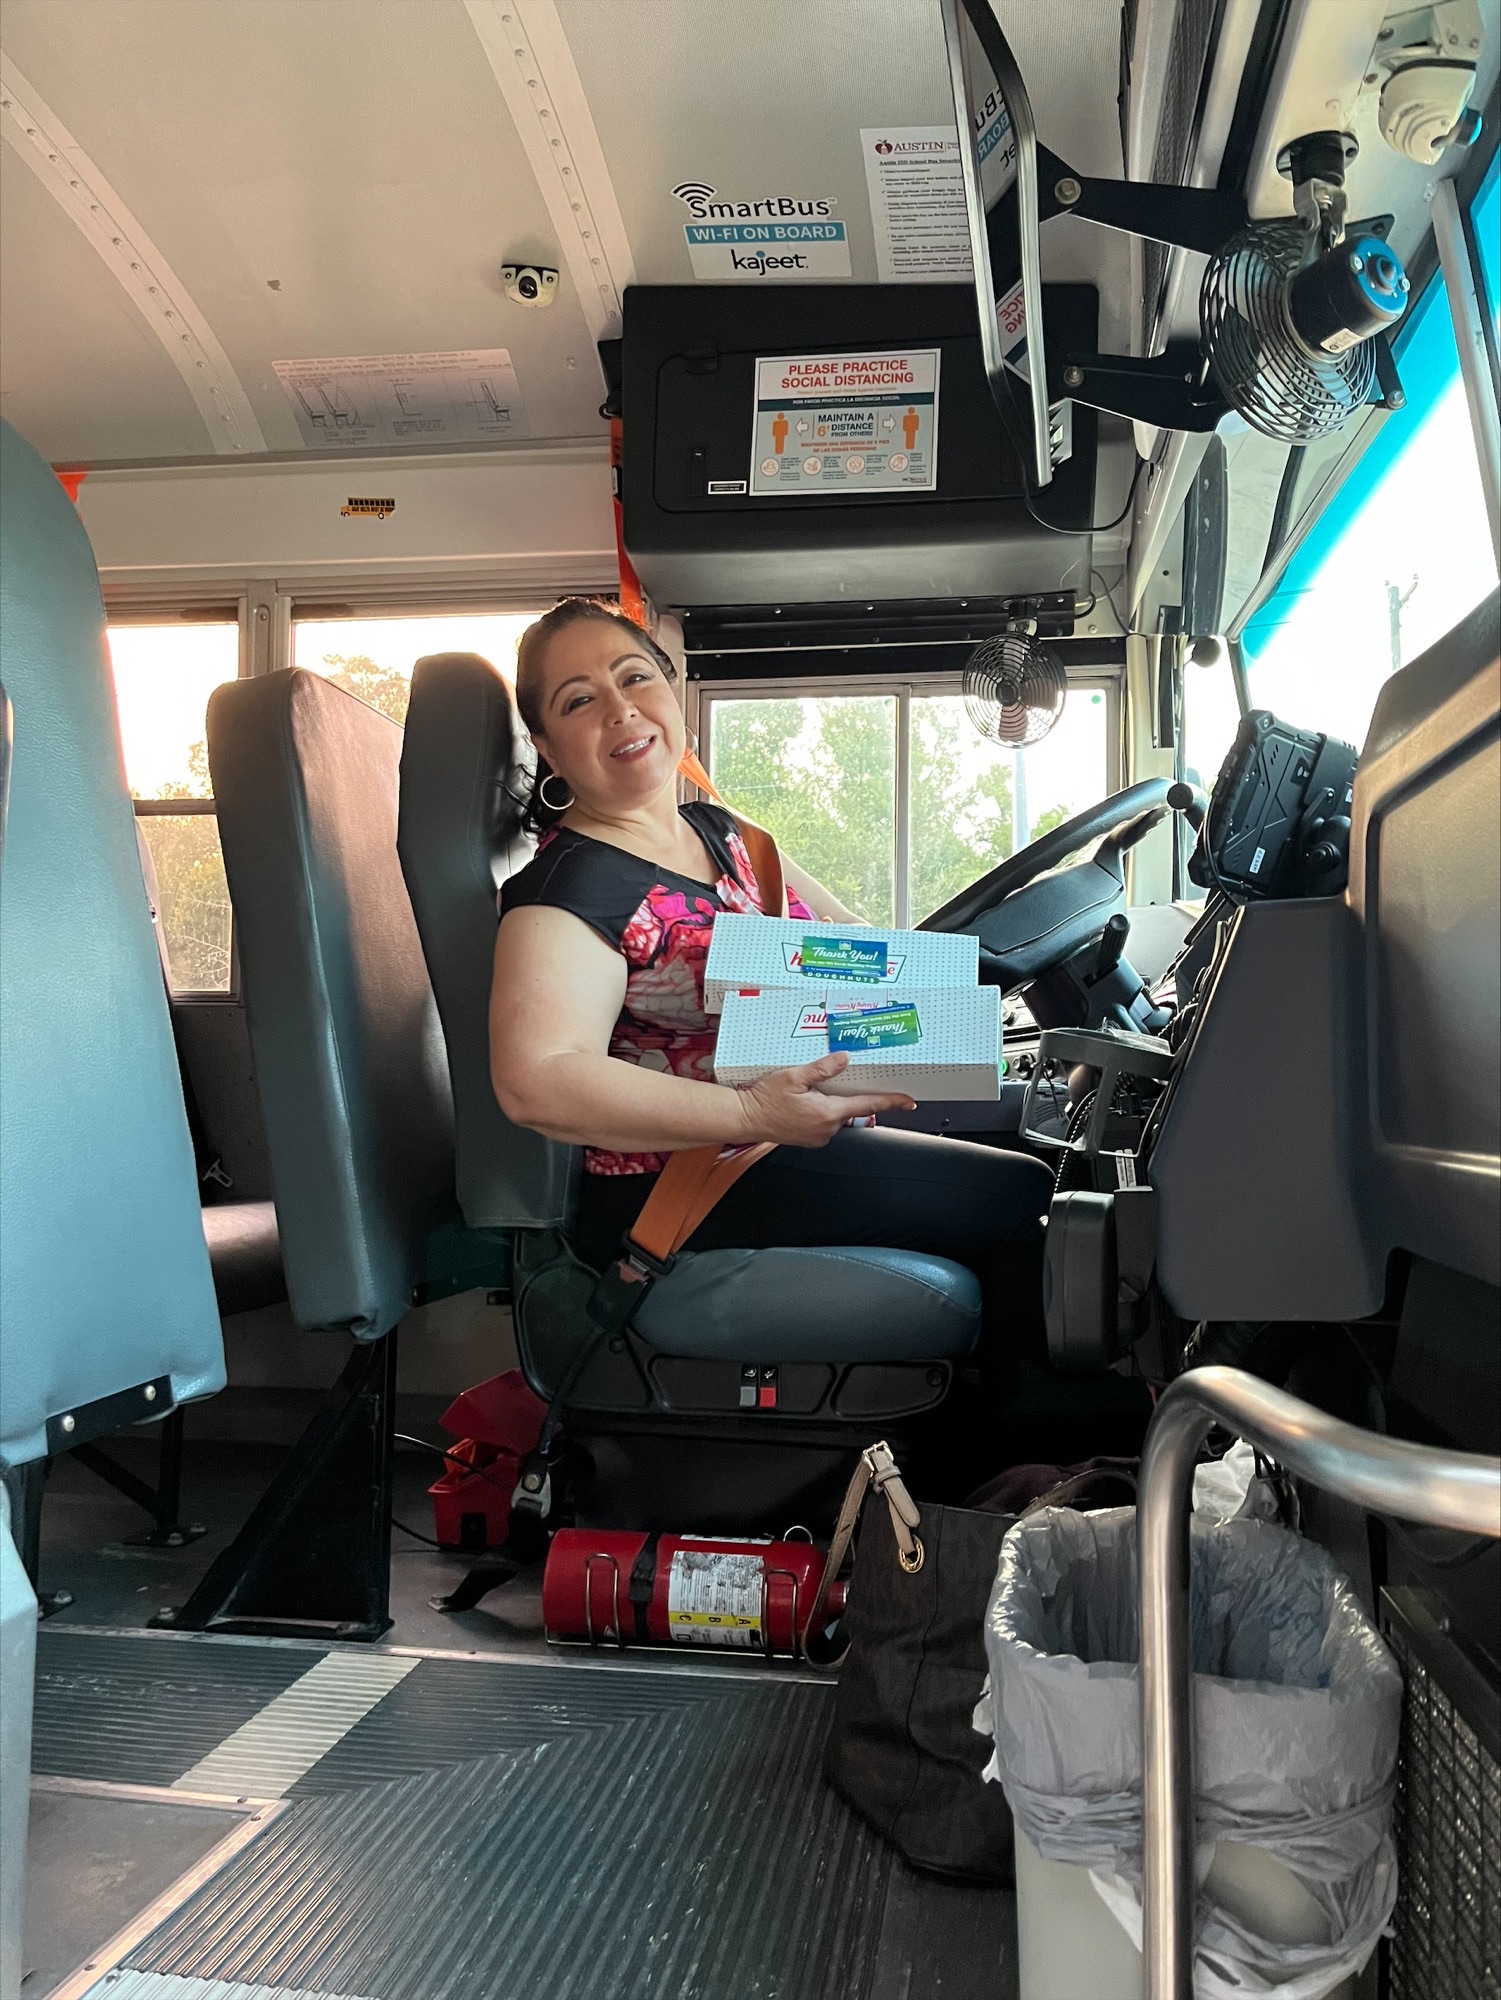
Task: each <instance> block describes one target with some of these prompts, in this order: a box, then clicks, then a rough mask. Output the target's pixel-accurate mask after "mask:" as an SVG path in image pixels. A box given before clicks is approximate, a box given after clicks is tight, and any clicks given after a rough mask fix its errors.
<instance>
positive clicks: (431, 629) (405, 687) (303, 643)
mask: <svg viewBox="0 0 1501 2000" xmlns="http://www.w3.org/2000/svg"><path fill="white" fill-rule="evenodd" d="M545 609H546V606H545V605H538V606H537V608H536V609H535V610H529V611H514V612H505V613H502V614H499V615H495V614H489V613H484V614H471V613H465V612H456V613H452V614H448V615H438V616H434V617H422V618H409V617H393V618H298V617H297V616H296V615H295V608H294V616H293V621H292V664H293V666H294V667H306V668H307V669H308V671H309V672H310V673H315V674H322V675H324V676H325V678H327V679H328V680H331V681H333V683H334V685H335V686H336V687H341V688H345V689H347V691H348V692H349V693H350V694H353V695H358V696H359V698H360V700H361V701H363V702H367V703H368V704H369V705H370V707H371V708H378V709H379V710H380V711H381V713H382V714H383V715H389V716H390V718H391V720H392V721H393V722H405V721H406V713H407V696H408V694H409V692H410V690H411V684H412V669H413V667H414V666H416V664H417V662H418V661H419V660H420V659H422V658H424V657H425V655H427V654H428V653H479V654H481V655H483V657H484V658H485V659H487V660H489V661H490V663H491V664H492V666H496V667H499V669H500V671H501V672H502V673H503V674H505V675H506V676H507V678H508V679H511V678H514V676H515V671H516V642H517V640H518V639H519V638H520V637H521V635H522V633H523V632H524V631H525V630H526V628H527V626H528V625H530V624H531V622H532V620H533V619H534V618H536V617H537V616H538V615H539V614H540V613H541V612H542V611H543V610H545Z"/></svg>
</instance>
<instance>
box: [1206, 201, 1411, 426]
mask: <svg viewBox="0 0 1501 2000" xmlns="http://www.w3.org/2000/svg"><path fill="white" fill-rule="evenodd" d="M1307 252H1308V233H1307V231H1306V230H1305V229H1304V227H1303V225H1302V223H1300V222H1253V223H1251V224H1250V225H1249V226H1248V227H1247V228H1245V229H1243V230H1241V231H1240V232H1239V234H1238V235H1236V236H1232V237H1231V239H1230V241H1229V242H1228V243H1227V244H1225V246H1224V247H1223V249H1221V250H1219V251H1217V252H1216V253H1215V255H1214V256H1213V257H1211V258H1210V260H1209V263H1208V266H1207V267H1206V269H1205V272H1204V283H1203V287H1202V289H1201V291H1200V294H1199V317H1200V324H1201V326H1202V328H1203V351H1204V353H1205V355H1206V356H1207V358H1208V361H1209V367H1210V372H1211V373H1212V374H1213V376H1214V379H1215V382H1216V384H1217V385H1218V387H1219V390H1220V393H1221V394H1222V395H1223V396H1224V398H1225V400H1226V402H1228V403H1229V404H1230V405H1231V407H1232V408H1233V409H1235V410H1237V411H1239V413H1240V415H1241V416H1243V417H1244V418H1245V420H1246V422H1247V423H1249V424H1252V425H1254V426H1255V428H1256V429H1257V430H1259V431H1261V432H1262V433H1263V434H1264V435H1265V436H1267V437H1270V438H1277V439H1279V440H1280V441H1281V442H1282V443H1283V444H1313V443H1315V442H1316V441H1317V440H1318V439H1319V438H1324V437H1328V436H1329V435H1330V433H1331V432H1332V431H1336V430H1338V429H1339V427H1340V425H1341V424H1343V423H1344V422H1345V420H1346V418H1347V417H1348V416H1349V415H1350V413H1351V412H1352V411H1353V410H1357V409H1359V408H1360V406H1361V405H1362V404H1363V403H1364V402H1366V401H1367V400H1368V398H1369V396H1370V393H1371V386H1372V383H1373V382H1374V380H1375V370H1376V363H1375V356H1374V354H1373V353H1372V349H1371V343H1370V342H1369V341H1368V340H1366V341H1360V342H1358V343H1357V344H1356V345H1355V346H1354V347H1350V348H1347V349H1346V350H1345V352H1344V353H1343V354H1340V355H1317V356H1316V355H1313V354H1310V353H1309V351H1308V349H1307V348H1306V347H1305V346H1304V345H1303V344H1302V342H1301V341H1300V340H1299V338H1298V335H1297V333H1296V332H1295V331H1294V328H1293V324H1292V320H1291V318H1290V317H1289V314H1288V306H1287V288H1288V281H1289V279H1290V278H1291V277H1292V276H1293V274H1294V272H1296V271H1297V270H1298V268H1299V266H1300V265H1301V264H1302V262H1303V259H1304V257H1305V256H1306V255H1307Z"/></svg>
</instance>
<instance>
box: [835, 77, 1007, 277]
mask: <svg viewBox="0 0 1501 2000" xmlns="http://www.w3.org/2000/svg"><path fill="white" fill-rule="evenodd" d="M975 142H976V150H977V152H978V153H979V156H980V172H981V175H982V176H983V179H984V185H985V195H986V201H987V203H990V202H995V201H996V200H998V199H999V197H1000V195H1001V193H1002V192H1003V190H1004V189H1005V188H1006V187H1008V186H1009V185H1010V183H1011V181H1012V180H1013V179H1014V178H1015V175H1016V147H1015V145H1014V144H1013V142H1012V139H1011V121H1010V119H1009V118H1008V117H1007V115H1006V108H1005V106H1004V104H1002V103H1001V101H1000V99H999V96H998V95H997V93H996V92H994V91H992V92H991V93H990V95H989V97H988V98H987V99H986V100H985V102H984V104H982V106H981V107H980V110H979V113H978V118H977V124H976V130H975ZM860 151H861V154H862V155H863V157H864V160H865V187H866V192H867V193H868V194H869V196H870V220H871V227H872V229H873V230H874V233H875V241H876V270H877V273H878V275H879V277H880V280H881V283H882V284H883V285H891V284H903V283H908V284H915V283H918V282H921V281H927V282H930V283H931V282H932V281H934V280H935V279H936V280H940V281H941V280H943V279H950V280H953V281H954V282H958V281H960V280H963V279H968V278H969V277H970V275H971V273H972V272H973V269H974V266H973V265H972V264H971V262H970V255H969V220H968V217H967V215H966V213H965V207H964V174H963V170H962V168H961V167H960V164H959V135H958V133H957V132H956V131H955V130H954V127H953V126H952V125H899V126H897V125H893V126H884V125H883V126H868V127H866V128H865V129H864V130H863V131H862V132H861V134H860Z"/></svg>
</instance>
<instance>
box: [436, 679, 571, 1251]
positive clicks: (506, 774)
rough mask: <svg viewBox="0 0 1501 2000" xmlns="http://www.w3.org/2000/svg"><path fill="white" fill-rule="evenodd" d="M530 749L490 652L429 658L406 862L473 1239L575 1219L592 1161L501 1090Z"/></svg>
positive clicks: (526, 849) (527, 849)
mask: <svg viewBox="0 0 1501 2000" xmlns="http://www.w3.org/2000/svg"><path fill="white" fill-rule="evenodd" d="M527 770H528V760H527V746H526V740H525V736H524V734H523V731H522V727H521V723H520V719H519V717H518V716H517V713H516V706H515V703H514V702H513V700H512V699H511V691H510V689H509V688H508V687H507V685H506V683H505V682H504V680H502V678H501V677H500V675H499V674H498V673H497V672H496V670H495V668H494V667H492V666H491V664H490V662H489V661H488V660H484V659H481V658H480V657H479V655H478V654H477V653H435V654H433V655H432V656H431V657H429V658H428V659H425V660H419V661H418V662H417V666H416V670H415V671H414V673H413V675H412V695H411V702H410V705H409V707H408V709H407V724H406V743H405V746H404V747H403V750H402V756H401V831H400V836H399V841H398V846H399V849H400V854H401V866H402V870H403V872H404V873H405V876H406V883H407V889H408V891H409V893H410V895H411V899H412V908H413V910H414V911H415V913H416V917H417V928H418V930H419V931H420V932H421V935H422V948H423V950H424V951H425V953H426V954H427V963H428V969H429V971H430V972H431V974H432V982H433V990H434V992H435V994H436V995H437V1001H438V1010H439V1012H440V1014H441V1015H442V1017H443V1033H444V1038H445V1040H446V1042H447V1045H448V1066H449V1075H450V1077H451V1078H452V1082H453V1106H454V1124H455V1150H456V1159H457V1170H456V1178H457V1187H458V1196H459V1204H460V1206H461V1207H462V1209H463V1211H464V1218H465V1220H466V1221H467V1222H468V1223H469V1225H470V1227H471V1228H473V1229H527V1228H539V1227H547V1226H553V1225H556V1224H559V1223H564V1222H566V1221H567V1220H568V1218H569V1214H570V1212H571V1208H572V1198H573V1191H574V1186H575V1181H576V1176H577V1173H578V1153H577V1151H576V1149H575V1148H573V1147H571V1146H561V1145H558V1144H557V1143H556V1142H555V1141H553V1140H549V1139H544V1138H542V1137H540V1136H539V1135H538V1134H537V1133H535V1132H527V1131H523V1130H522V1128H521V1127H520V1126H517V1125H513V1124H512V1123H511V1122H510V1120H509V1119H508V1118H507V1117H506V1116H505V1115H504V1113H503V1112H502V1111H501V1108H500V1106H499V1105H498V1104H497V1103H496V1101H495V1091H494V1089H493V1087H492V1085H491V1082H490V1039H489V999H490V978H491V966H492V963H493V960H494V956H495V927H496V922H497V916H496V902H495V898H496V892H497V890H498V888H499V885H500V883H501V882H503V881H504V880H505V878H506V876H507V875H509V874H511V873H513V872H514V871H515V870H516V869H517V868H519V867H521V866H523V865H524V864H525V862H526V861H528V860H529V859H530V857H531V845H530V842H528V841H527V840H526V839H525V837H524V836H523V835H522V833H521V830H520V805H519V800H520V798H521V797H522V796H523V786H524V783H525V780H526V774H527Z"/></svg>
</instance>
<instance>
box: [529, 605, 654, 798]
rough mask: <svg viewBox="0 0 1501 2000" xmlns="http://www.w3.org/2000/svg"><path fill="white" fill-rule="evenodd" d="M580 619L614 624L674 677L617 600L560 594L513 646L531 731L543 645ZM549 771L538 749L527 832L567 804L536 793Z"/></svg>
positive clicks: (535, 723)
mask: <svg viewBox="0 0 1501 2000" xmlns="http://www.w3.org/2000/svg"><path fill="white" fill-rule="evenodd" d="M586 618H589V619H593V620H595V622H596V623H598V624H601V625H618V626H619V627H620V629H621V631H622V632H624V633H626V634H627V635H628V636H629V637H630V639H631V640H632V641H633V642H634V643H635V644H636V645H638V646H639V647H641V649H642V651H643V652H645V653H646V654H647V655H648V656H649V657H650V658H651V659H653V660H655V661H656V663H657V665H658V666H659V667H660V668H661V669H662V677H663V679H664V680H668V681H673V682H675V681H676V680H677V677H678V670H677V668H676V667H675V666H674V665H673V664H672V661H671V660H670V659H669V658H668V656H667V654H666V653H665V652H664V651H663V650H662V648H661V647H660V646H659V645H658V644H657V642H656V640H655V639H654V638H653V637H652V636H651V634H650V633H649V632H646V631H643V630H642V628H641V627H640V626H639V625H638V624H637V623H636V622H635V620H634V619H631V618H627V617H626V615H625V613H624V612H623V611H622V610H621V608H620V606H619V605H618V604H615V603H612V602H611V601H610V599H608V598H604V597H565V598H564V599H563V600H562V602H561V603H560V604H555V605H554V606H553V608H552V610H551V611H547V612H544V613H543V615H542V616H541V617H540V618H539V619H537V621H536V623H535V624H532V625H528V626H527V628H526V630H525V631H524V632H523V633H522V635H521V639H520V643H519V644H518V645H517V647H516V706H517V708H518V709H519V710H520V712H521V719H522V721H523V722H524V723H525V724H526V726H527V728H528V729H529V730H530V731H531V732H532V733H533V735H535V734H536V733H537V732H538V731H539V730H541V729H542V663H543V660H544V659H545V658H546V655H547V648H548V646H549V645H550V644H551V642H552V640H553V639H554V638H556V636H557V634H558V633H559V632H566V631H567V629H568V627H569V626H570V625H578V624H581V623H582V622H583V621H584V620H585V619H586ZM552 775H553V771H552V767H551V765H549V763H548V762H547V759H546V758H545V757H543V756H542V755H541V753H540V752H539V753H538V756H537V768H536V770H535V771H534V772H533V773H532V779H531V784H530V787H529V788H528V792H527V796H526V798H525V800H524V801H523V803H522V808H521V824H522V825H523V827H525V828H526V830H527V832H528V833H533V834H542V833H546V832H547V830H548V828H549V827H553V826H556V825H557V823H558V821H559V820H560V819H561V818H562V816H563V814H564V813H565V812H566V811H567V810H568V808H567V806H561V807H559V806H550V805H548V803H547V802H546V800H545V799H544V798H543V797H542V787H543V786H544V785H545V784H546V783H547V780H548V779H549V778H550V777H551V776H552ZM554 789H556V787H554Z"/></svg>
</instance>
